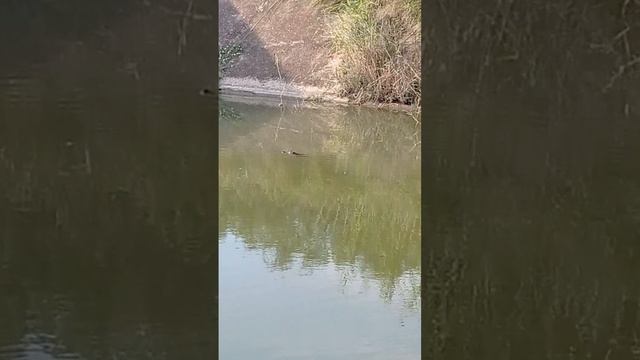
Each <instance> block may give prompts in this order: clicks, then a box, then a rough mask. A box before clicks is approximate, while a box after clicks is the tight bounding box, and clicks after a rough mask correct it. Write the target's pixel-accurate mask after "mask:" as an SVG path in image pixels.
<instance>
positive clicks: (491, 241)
mask: <svg viewBox="0 0 640 360" xmlns="http://www.w3.org/2000/svg"><path fill="white" fill-rule="evenodd" d="M525 94H526V93H525ZM449 95H452V94H449ZM596 95H597V98H594V100H593V102H591V103H581V102H580V98H579V97H577V96H570V95H568V96H567V98H565V99H562V100H563V103H562V104H560V105H561V106H558V104H557V103H554V102H553V100H546V99H544V98H543V99H542V100H543V101H540V99H539V98H535V97H528V96H523V95H522V94H520V93H518V92H516V91H502V92H494V93H492V94H491V95H490V96H489V95H484V94H481V95H477V94H474V93H473V92H472V91H469V92H467V93H458V94H455V96H449V97H446V98H445V97H444V96H442V97H439V98H438V99H430V100H429V101H427V102H426V104H425V106H428V108H429V109H431V110H430V111H429V112H428V113H427V114H426V115H425V116H424V117H425V119H424V123H425V140H424V141H425V150H426V153H427V154H428V155H427V156H426V158H425V162H424V164H425V167H426V169H425V170H426V171H427V173H428V174H430V175H429V177H428V179H425V189H426V190H425V192H426V194H428V195H427V196H426V198H427V199H428V200H427V201H428V204H427V206H426V209H427V212H426V213H425V228H426V229H428V231H427V233H428V236H426V237H425V240H424V246H426V247H427V249H428V258H427V259H426V260H427V264H428V265H427V268H426V269H423V274H424V276H425V279H424V282H425V284H426V285H425V295H424V296H425V302H424V304H425V305H424V306H425V307H424V308H423V312H424V314H425V321H426V324H425V325H426V326H425V329H426V331H425V334H424V336H425V337H424V339H425V348H424V349H423V353H424V355H425V356H427V357H428V358H431V359H443V360H444V359H447V360H453V359H455V360H462V359H476V360H477V359H514V360H515V359H518V360H521V359H532V360H533V359H567V360H569V359H609V360H612V359H636V358H638V354H639V351H638V350H639V349H640V347H639V344H640V343H639V338H638V336H639V335H638V334H640V316H639V313H638V306H639V303H640V301H639V295H640V294H639V292H638V290H639V289H640V288H639V285H640V282H639V281H638V274H639V270H640V257H639V256H638V255H639V254H640V242H639V241H638V240H639V237H640V232H639V229H640V162H638V154H640V146H639V145H640V122H638V121H637V120H638V118H637V117H632V116H626V115H625V113H624V111H623V110H624V107H620V106H618V105H617V104H616V102H613V101H611V102H609V103H607V102H605V101H603V100H602V98H599V97H600V96H601V95H600V94H599V93H598V94H596ZM553 96H555V95H553Z"/></svg>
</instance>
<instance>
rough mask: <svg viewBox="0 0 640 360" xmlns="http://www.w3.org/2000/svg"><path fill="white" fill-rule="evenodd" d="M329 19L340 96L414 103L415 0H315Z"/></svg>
mask: <svg viewBox="0 0 640 360" xmlns="http://www.w3.org/2000/svg"><path fill="white" fill-rule="evenodd" d="M318 3H320V4H322V5H323V6H324V7H325V8H326V9H327V10H328V11H329V12H331V13H333V16H334V19H333V24H332V26H331V31H330V35H331V38H332V41H333V45H334V50H335V53H336V54H337V55H338V56H339V58H340V64H339V65H338V68H337V74H336V75H337V80H338V83H339V86H340V92H341V94H340V95H342V96H347V97H349V98H351V99H352V100H354V101H356V102H359V103H364V102H385V103H392V102H395V103H401V104H416V105H419V103H420V96H421V94H420V84H421V75H420V60H421V59H420V55H421V54H420V15H419V12H420V11H419V9H420V2H417V1H406V0H405V1H398V0H359V1H358V0H355V1H349V0H345V1H339V0H333V1H331V0H330V1H318Z"/></svg>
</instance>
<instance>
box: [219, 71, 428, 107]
mask: <svg viewBox="0 0 640 360" xmlns="http://www.w3.org/2000/svg"><path fill="white" fill-rule="evenodd" d="M218 87H219V90H220V96H221V97H230V98H242V99H243V102H249V103H252V102H253V101H252V100H251V99H252V98H255V99H258V100H257V103H259V104H262V105H268V106H279V105H280V104H283V105H284V106H296V107H318V106H323V105H328V104H333V105H353V102H352V101H351V100H350V99H349V98H347V97H341V96H339V95H338V94H337V93H336V92H335V90H332V89H326V88H321V87H317V86H311V85H296V84H291V83H285V82H282V81H278V80H264V81H260V80H258V79H255V78H229V77H227V78H223V79H220V82H219V84H218ZM358 105H359V106H363V107H367V108H376V109H384V110H390V111H400V112H404V113H407V114H409V115H413V116H418V113H419V112H420V108H419V107H418V106H417V105H405V104H398V103H376V102H364V103H360V104H358Z"/></svg>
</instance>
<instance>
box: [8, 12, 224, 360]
mask: <svg viewBox="0 0 640 360" xmlns="http://www.w3.org/2000/svg"><path fill="white" fill-rule="evenodd" d="M165 5H166V6H167V7H169V8H170V7H171V6H173V5H170V4H165ZM199 11H202V7H199ZM192 25H193V26H192V27H191V29H192V30H193V31H192V32H191V33H190V34H191V35H192V36H191V37H190V41H191V42H190V44H192V45H194V47H189V51H184V52H183V53H182V55H181V56H177V55H176V45H177V39H176V38H174V35H175V18H174V17H173V16H170V15H167V14H166V13H165V12H163V11H162V9H160V8H158V7H157V6H145V5H144V4H143V2H137V1H128V2H122V1H92V2H90V3H89V2H81V1H75V2H63V1H46V2H45V1H38V0H25V1H8V2H6V1H5V2H2V3H1V4H0V27H1V28H2V31H1V33H2V35H0V39H2V40H4V41H3V42H2V44H3V50H2V56H0V359H23V358H26V359H110V360H113V359H211V358H215V356H216V346H215V345H216V336H217V326H216V325H217V324H216V298H215V296H216V254H217V246H216V245H217V244H216V241H215V234H216V231H215V224H216V218H215V216H216V213H217V211H216V206H217V204H216V201H215V199H216V188H215V179H216V176H217V173H216V166H215V160H216V156H217V155H216V148H215V135H214V134H215V125H216V124H215V116H216V112H215V109H216V106H215V104H214V103H212V102H211V101H210V100H209V99H205V98H202V97H200V96H198V95H197V93H198V90H199V88H200V87H201V86H203V83H206V80H205V79H206V78H207V76H209V75H210V74H211V72H213V71H214V70H211V71H209V72H208V71H203V68H206V67H205V66H203V65H205V64H207V62H208V64H207V67H208V66H211V64H215V59H216V57H215V56H214V55H215V54H214V53H215V49H208V48H207V47H200V48H199V50H197V49H198V48H197V47H195V46H196V45H197V44H198V43H200V41H202V40H205V39H210V38H215V37H214V36H209V37H205V36H202V34H203V33H206V31H207V29H206V28H207V27H206V26H203V24H202V23H199V24H192ZM212 25H213V24H209V26H210V28H211V29H214V26H212ZM160 40H161V41H160ZM207 58H208V59H209V60H207Z"/></svg>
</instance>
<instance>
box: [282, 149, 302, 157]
mask: <svg viewBox="0 0 640 360" xmlns="http://www.w3.org/2000/svg"><path fill="white" fill-rule="evenodd" d="M282 153H283V154H287V155H297V156H307V155H305V154H300V153H298V152H295V151H293V150H282Z"/></svg>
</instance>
